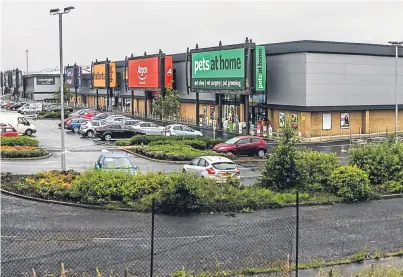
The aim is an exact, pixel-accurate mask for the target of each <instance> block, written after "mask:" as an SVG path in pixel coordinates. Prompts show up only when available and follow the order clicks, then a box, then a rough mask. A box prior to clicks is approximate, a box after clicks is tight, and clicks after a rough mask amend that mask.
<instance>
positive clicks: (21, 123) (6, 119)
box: [0, 113, 36, 136]
mask: <svg viewBox="0 0 403 277" xmlns="http://www.w3.org/2000/svg"><path fill="white" fill-rule="evenodd" d="M0 123H4V124H8V125H11V126H12V127H14V128H15V129H16V130H17V132H18V133H19V134H22V135H27V136H32V134H35V133H36V128H35V125H34V124H32V123H30V122H29V121H28V120H27V119H26V118H25V117H24V116H23V115H21V114H18V113H1V114H0Z"/></svg>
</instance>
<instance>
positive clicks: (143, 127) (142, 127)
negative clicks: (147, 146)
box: [131, 121, 164, 136]
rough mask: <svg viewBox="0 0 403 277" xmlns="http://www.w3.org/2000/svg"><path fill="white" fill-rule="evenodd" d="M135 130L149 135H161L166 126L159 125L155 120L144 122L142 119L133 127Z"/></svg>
mask: <svg viewBox="0 0 403 277" xmlns="http://www.w3.org/2000/svg"><path fill="white" fill-rule="evenodd" d="M131 128H132V129H133V130H135V131H139V133H142V134H146V135H149V136H161V132H162V131H163V130H164V127H162V126H158V125H157V124H155V123H153V122H144V121H141V122H139V123H137V124H135V125H132V127H131Z"/></svg>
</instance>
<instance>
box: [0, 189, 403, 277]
mask: <svg viewBox="0 0 403 277" xmlns="http://www.w3.org/2000/svg"><path fill="white" fill-rule="evenodd" d="M1 211H2V216H1V219H2V226H1V228H2V230H1V231H2V246H3V248H2V263H3V264H4V268H2V271H3V270H4V269H10V268H18V269H19V270H23V269H25V268H27V270H31V268H32V267H31V266H33V267H39V266H45V265H46V266H54V267H55V266H57V267H59V266H60V262H64V263H65V264H66V265H68V266H70V267H73V268H76V269H77V270H79V269H80V270H88V271H94V270H95V267H100V268H101V269H103V270H105V269H107V268H114V267H119V268H120V269H122V268H124V267H128V268H129V269H130V270H133V271H132V272H134V273H136V276H145V275H146V272H147V269H148V266H149V261H150V256H149V253H150V252H149V251H150V240H149V237H150V224H151V215H150V214H141V213H134V212H117V211H99V210H89V209H82V208H75V207H68V206H62V205H52V204H45V203H37V202H32V201H27V200H23V199H19V198H15V197H9V196H5V195H1ZM402 211H403V199H390V200H379V201H371V202H367V203H357V204H337V205H331V206H312V207H301V210H300V244H299V249H300V252H299V253H300V254H299V259H300V263H306V262H309V261H312V260H319V259H324V260H339V259H343V258H346V257H348V256H350V255H353V254H355V253H357V252H359V251H360V250H362V249H363V248H364V247H367V249H368V250H369V251H370V252H371V253H374V251H375V250H377V251H379V252H382V253H385V252H393V251H396V250H399V249H401V247H402V245H403V236H402V233H403V213H402ZM155 228H156V229H155V236H156V238H157V239H156V241H155V245H154V247H155V248H154V251H155V256H154V258H155V264H154V265H155V266H156V270H157V271H159V272H160V276H168V274H166V273H167V272H173V271H175V270H176V269H179V268H182V266H184V267H185V268H186V269H189V270H192V269H194V268H195V269H200V268H201V266H211V267H214V266H217V264H216V263H217V262H221V264H222V266H223V267H229V268H233V269H236V268H239V267H245V264H248V265H254V266H256V267H259V266H262V265H264V264H265V263H266V261H267V259H270V258H271V257H274V256H275V257H277V258H279V257H282V258H284V257H286V256H287V255H288V254H291V255H293V253H294V251H295V208H283V209H269V210H261V211H256V212H254V213H236V214H232V213H229V214H228V213H222V214H201V215H194V216H179V217H178V216H164V215H157V216H156V220H155ZM56 235H57V236H58V237H59V238H60V239H61V238H68V240H61V241H58V242H56V243H54V242H52V240H48V239H43V238H44V237H49V236H56ZM27 238H30V240H29V241H28V242H24V239H27ZM5 246H7V247H5ZM4 247H5V248H4ZM3 249H4V250H3ZM3 251H4V252H3ZM21 251H22V252H21ZM18 253H19V254H18ZM252 256H253V257H254V258H253V260H250V257H252ZM264 258H266V260H265V259H264ZM197 261H203V263H202V265H200V264H198V263H197ZM293 261H295V258H294V257H293ZM250 263H252V264H250ZM6 266H7V267H6ZM2 267H3V265H2ZM209 268H210V267H209ZM3 272H4V271H3ZM42 272H43V271H42ZM8 276H12V275H8ZM40 276H43V275H40ZM120 276H121V275H120ZM301 276H309V275H301Z"/></svg>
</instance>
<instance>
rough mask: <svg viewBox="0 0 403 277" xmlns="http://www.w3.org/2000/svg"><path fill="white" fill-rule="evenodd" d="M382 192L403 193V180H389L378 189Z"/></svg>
mask: <svg viewBox="0 0 403 277" xmlns="http://www.w3.org/2000/svg"><path fill="white" fill-rule="evenodd" d="M377 190H378V191H379V192H381V193H403V181H400V182H398V181H387V182H386V183H384V184H382V185H380V186H379V187H378V189H377Z"/></svg>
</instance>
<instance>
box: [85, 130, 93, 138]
mask: <svg viewBox="0 0 403 277" xmlns="http://www.w3.org/2000/svg"><path fill="white" fill-rule="evenodd" d="M86 135H87V137H89V138H92V137H94V132H93V131H91V130H89V131H87V133H86Z"/></svg>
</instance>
